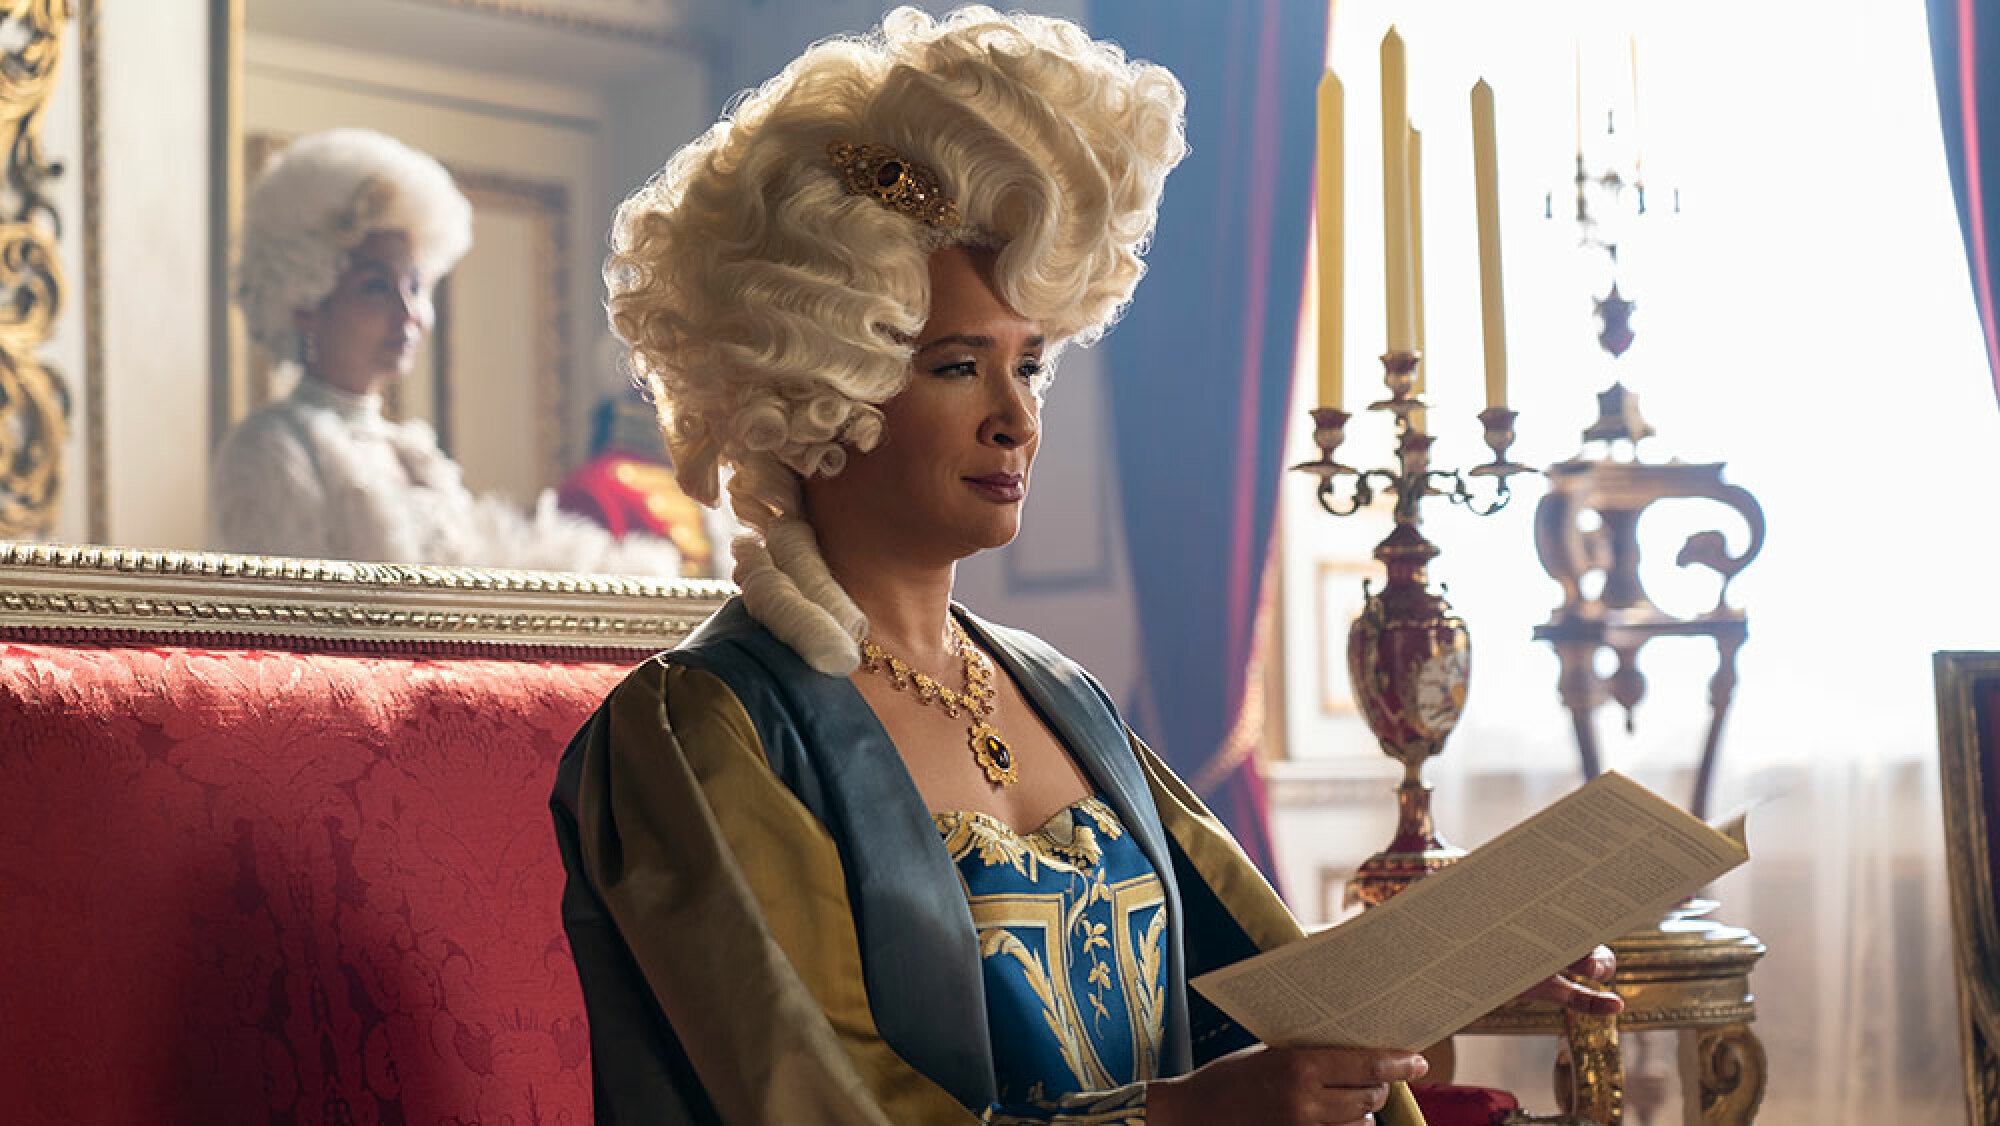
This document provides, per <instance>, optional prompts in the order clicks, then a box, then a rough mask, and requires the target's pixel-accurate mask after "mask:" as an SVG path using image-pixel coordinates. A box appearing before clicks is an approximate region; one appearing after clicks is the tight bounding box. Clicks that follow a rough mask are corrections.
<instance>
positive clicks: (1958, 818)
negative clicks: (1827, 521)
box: [1934, 653, 2000, 1126]
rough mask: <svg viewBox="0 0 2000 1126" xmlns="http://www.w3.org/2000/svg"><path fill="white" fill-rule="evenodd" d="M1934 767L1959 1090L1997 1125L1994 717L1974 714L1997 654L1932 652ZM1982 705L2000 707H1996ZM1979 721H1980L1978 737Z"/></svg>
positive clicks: (1999, 922) (1976, 1119)
mask: <svg viewBox="0 0 2000 1126" xmlns="http://www.w3.org/2000/svg"><path fill="white" fill-rule="evenodd" d="M1934 667H1935V671H1936V674H1937V701H1938V752H1939V763H1938V765H1939V769H1940V771H1941V773H1942V775H1943V791H1944V823H1945V846H1946V847H1945V854H1946V866H1947V869H1948V876H1949V878H1950V881H1951V918H1952V935H1953V938H1954V945H1955V946H1956V947H1957V957H1958V1007H1959V1029H1960V1035H1961V1036H1962V1037H1963V1040H1962V1046H1961V1054H1962V1056H1963V1058H1964V1060H1965V1092H1966V1099H1967V1101H1968V1103H1969V1107H1970V1111H1971V1121H1972V1122H1973V1123H1975V1124H1976V1126H1996V1124H2000V905H1996V902H1995V888H1994V886H1993V885H1994V879H1993V872H1994V868H1993V859H1994V858H1993V855H1992V852H1991V848H1992V842H1993V840H1994V839H1995V838H1994V833H1995V832H1996V829H2000V827H1996V826H1995V825H1994V824H1993V822H1992V820H1991V817H1992V809H1991V807H1990V806H1989V804H1988V803H1989V801H1990V800H1992V798H1993V796H1994V795H1995V794H2000V789H1996V788H1995V787H1996V786H2000V780H1996V779H1995V778H1994V776H1993V771H1994V769H1995V764H1996V763H2000V746H1988V747H1982V746H1981V745H1980V741H1981V739H1982V738H1986V737H1993V738H2000V719H1995V718H1994V717H1991V716H1987V717H1982V716H1981V714H1980V697H1981V694H1982V690H1984V691H1985V693H1986V694H1987V699H1988V700H1996V701H2000V696H1996V695H1994V694H1993V689H1994V687H1995V686H2000V653H1938V654H1937V655H1936V656H1935V658H1934ZM1988 706H1992V707H2000V702H1997V703H1993V704H1989V705H1988ZM1982 719H1984V720H1985V721H1986V723H1985V726H1984V733H1983V734H1982Z"/></svg>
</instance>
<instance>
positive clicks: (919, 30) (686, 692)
mask: <svg viewBox="0 0 2000 1126" xmlns="http://www.w3.org/2000/svg"><path fill="white" fill-rule="evenodd" d="M1182 104H1183V96H1182V92H1181V89H1180V87H1179V85H1178V84H1177V83H1176V82H1175V80H1174V79H1173V77H1172V76H1171V75H1170V74H1168V73H1167V72H1166V71H1165V70H1163V69H1161V68H1159V67H1157V66H1151V65H1147V64H1144V63H1134V62H1128V61H1127V60H1126V59H1125V58H1124V56H1123V55H1122V53H1120V52H1119V51H1118V49H1117V48H1116V47H1113V46H1111V45H1109V44H1106V43H1099V42H1093V41H1091V40H1090V39H1089V38H1088V37H1087V36H1086V35H1085V34H1084V33H1083V32H1082V31H1081V30H1080V29H1078V28H1077V27H1075V26H1074V25H1072V24H1069V23H1066V22H1063V21H1061V20H1054V19H1045V18H1041V17H1035V16H1026V15H1016V16H1010V17H1003V16H999V15H997V14H995V13H994V12H992V11H991V10H989V9H985V8H969V9H964V10H961V11H959V12H957V13H955V14H954V15H952V16H950V17H948V18H946V19H944V20H943V21H940V22H933V21H932V20H931V19H930V18H929V17H927V16H924V15H922V14H920V13H917V12H915V11H912V10H909V9H902V10H898V11H896V12H893V13H891V14H890V15H889V16H888V17H887V18H886V19H885V20H884V22H883V25H882V27H881V29H880V30H879V31H878V32H876V33H874V34H873V35H871V36H870V37H868V38H865V39H858V40H855V39H849V40H834V41H829V42H825V43H821V44H819V45H817V46H815V47H813V48H811V49H809V50H808V51H807V52H806V53H805V54H804V55H803V56H801V57H800V58H799V59H797V60H796V61H794V62H793V63H792V64H791V65H790V66H789V67H787V68H786V70H785V71H784V73H783V74H781V75H779V76H778V77H777V78H776V79H774V80H772V81H771V82H770V83H768V84H766V85H765V86H764V87H762V88H761V89H759V90H757V91H756V92H754V93H753V94H751V95H750V96H748V97H747V98H746V99H744V100H743V101H742V102H740V103H739V104H737V106H736V108H735V110H734V111H733V112H732V114H731V115H730V116H729V117H727V118H725V119H724V120H723V121H722V122H721V123H719V124H718V125H716V126H715V127H714V128H713V129H711V130H710V131H709V132H708V133H707V134H706V135H704V136H703V137H702V138H700V139H699V140H697V141H695V142H694V143H693V144H691V145H689V146H688V147H687V148H685V149H683V150H681V151H680V152H679V153H678V154H676V155H675V156H674V157H673V158H672V160H671V161H670V162H669V163H668V165H667V166H666V168H665V169H664V170H663V171H662V172H661V174H660V175H659V176H658V177H656V178H655V179H654V181H653V182H652V183H650V184H649V185H647V186H646V187H645V188H644V189H642V190H641V191H640V192H639V193H638V194H636V195H635V196H633V197H632V198H631V199H630V200H628V201H627V202H626V204H625V205H624V207H623V208H622V209H621V211H620V214H619V218H618V222H617V227H616V231H615V233H614V242H613V253H612V256H611V260H610V264H609V268H608V270H607V276H608V278H609V281H610V284H611V289H612V296H611V316H612V321H613V323H614V325H615V327H616V328H617V330H618V332H619V334H620V335H621V336H622V337H623V338H624V339H625V340H626V341H627V342H628V343H629V344H630V346H631V349H632V353H633V356H634V360H635V362H636V363H637V365H638V367H639V369H640V370H641V371H642V372H644V373H645V374H646V376H647V377H648V378H649V379H650V381H651V382H652V384H653V386H654V389H655V392H656V395H657V397H658V401H659V402H660V404H661V406H662V408H663V419H664V424H665V426H666V430H667V436H668V440H669V444H670V446H671V447H672V453H673V460H674V464H675V466H676V467H677V471H678V473H679V475H680V478H681V481H682V484H683V486H684V487H685V488H686V489H687V491H688V492H689V494H690V495H692V496H694V497H695V498H697V499H699V500H703V501H705V502H709V503H713V502H714V501H715V500H717V499H718V496H719V491H720V490H719V475H718V469H719V467H721V466H723V465H729V466H733V467H734V470H735V472H734V476H733V477H732V478H731V479H730V482H729V494H730V498H731V500H732V502H733V504H734V507H735V510H736V512H737V515H738V517H739V519H740V520H741V521H742V522H743V524H744V525H745V526H747V527H748V528H749V529H751V533H750V534H748V535H746V536H745V537H744V538H742V539H740V540H739V541H738V543H737V546H736V552H737V561H738V563H737V571H736V574H737V580H738V582H739V583H740V585H741V586H742V590H743V593H742V597H741V598H740V599H739V600H736V601H734V602H732V603H731V604H730V605H729V606H727V607H726V608H724V609H723V610H722V611H721V612H719V613H718V614H717V615H716V616H715V617H714V618H713V619H711V620H710V621H709V622H708V623H706V624H705V625H704V626H703V627H702V628H701V629H700V630H698V631H697V632H696V634H695V635H694V636H693V637H691V638H689V640H688V641H687V642H686V643H685V644H683V645H682V646H681V647H679V648H677V649H676V650H674V651H672V652H670V653H666V654H663V655H662V656H661V657H659V658H657V659H656V660H654V661H652V662H649V663H648V664H646V665H644V666H642V667H641V668H640V669H639V670H637V671H636V672H634V673H633V674H632V676H631V677H630V678H628V679H627V681H626V682H625V683H624V684H623V685H621V686H620V687H619V688H618V689H617V690H615V691H614V692H613V693H612V695H611V696H610V698H609V699H608V700H607V701H606V702H605V704H604V706H603V707H602V708H601V709H600V710H599V712H598V713H597V715H596V716H595V717H593V719H592V720H591V721H590V723H589V724H588V725H586V727H585V728H584V730H583V731H582V732H580V733H579V734H578V736H577V738H576V740H575V741H574V742H573V743H572V744H571V746H570V748H569V751H568V752H567V754H566V755H565V756H564V759H563V764H562V767H561V770H560V772H559V775H558V780H557V786H556V793H555V796H554V799H553V802H552V804H553V806H554V811H555V818H556V826H557V837H558V842H559V844H560V845H561V847H562V851H563V855H564V861H565V864H566V865H567V867H568V869H569V873H570V882H569V887H568V889H567V891H566V893H565V897H564V904H563V910H564V919H565V925H566V928H567V930H568V932H569V936H570V942H571V947H572V951H573V953H574V955H575V958H576V961H577V967H578V971H579V976H580V978H581V980H582V984H583V989H584V995H585V999H586V1002H587V1004H588V1007H589V1014H590V1022H591V1047H592V1053H593V1063H594V1066H595V1068H596V1071H597V1084H596V1095H597V1113H598V1117H599V1121H601V1122H618V1123H626V1122H649V1123H650V1122H661V1121H666V1122H684V1121H716V1120H723V1121H729V1122H746V1123H749V1122H759V1123H794V1122H798V1123H822V1122H868V1123H883V1122H893V1123H950V1122H978V1121H987V1122H1008V1123H1016V1122H1072V1123H1083V1122H1090V1123H1127V1122H1147V1121H1150V1122H1153V1123H1168V1124H1171V1123H1181V1122H1207V1123H1217V1122H1256V1123H1295V1122H1313V1123H1320V1122H1332V1123H1354V1122H1362V1121H1379V1122H1381V1123H1398V1124H1401V1123H1416V1122H1421V1116H1420V1115H1418V1113H1417V1111H1416V1109H1415V1107H1414V1105H1413V1104H1412V1102H1411V1100H1410V1098H1409V1094H1408V1091H1407V1089H1406V1088H1405V1087H1404V1086H1403V1081H1405V1080H1408V1079H1412V1078H1416V1077H1418V1076H1420V1075H1421V1074H1423V1072H1424V1070H1425V1064H1424V1063H1423V1061H1422V1060H1421V1059H1420V1058H1419V1057H1417V1056H1415V1055H1412V1054H1409V1053H1403V1052H1383V1051H1361V1050H1354V1051H1348V1050H1324V1051H1318V1050H1316V1051H1280V1050H1272V1049H1266V1048H1264V1047H1261V1046H1257V1045H1253V1044H1252V1043H1251V1041H1250V1038H1249V1037H1248V1036H1247V1035H1246V1034H1245V1033H1244V1032H1243V1030H1242V1029H1240V1028H1238V1027H1237V1026H1235V1025H1234V1024H1233V1023H1232V1022H1230V1021H1229V1020H1228V1019H1227V1018H1226V1017H1224V1016H1223V1015H1222V1014H1221V1013H1220V1012H1219V1011H1217V1010H1216V1009H1214V1008H1213V1007H1212V1006H1209V1005H1208V1004H1206V1003H1205V1002H1204V1001H1202V1000H1201V999H1200V998H1199V997H1198V996H1197V995H1195V994H1192V993H1190V992H1189V991H1188V990H1187V988H1186V981H1187V979H1188V977H1190V976H1192V975H1194V974H1197V973H1200V972H1203V971H1205V970H1208V969H1211V968H1214V967H1217V966H1220V965H1224V964H1227V963H1230V962H1233V961H1235V960H1238V959H1240V958H1242V957H1245V956H1247V955H1249V954H1251V953H1254V952H1255V951H1256V950H1257V949H1259V948H1261V947H1268V946H1271V945H1275V944H1278V943H1281V942H1286V941H1289V940H1291V939H1294V938H1296V937H1298V935H1299V930H1298V927H1297V925H1296V924H1295V923H1294V922H1293V920H1292V919H1291V917H1290V916H1289V915H1288V914H1287V913H1286V911H1285V909H1284V907H1283V905H1282V904H1281V903H1280V902H1279V901H1278V899H1277V897H1276V896H1275V895H1274V894H1273V893H1272V892H1271V890H1270V888H1269V887H1268V886H1267V885H1265V884H1264V882H1263V881H1262V879H1261V878H1259V877H1258V875H1257V873H1256V871H1255V870H1254V869H1253V868H1252V867H1251V865H1250V864H1249V863H1248V861H1247V860H1246V859H1245V858H1244V857H1243V855H1242V853H1241V852H1240V850H1238V849H1237V848H1236V846H1235V844H1234V842H1233V841H1231V840H1230V838H1229V837H1228V835H1227V833H1226V832H1225V831H1224V830H1223V829H1222V827H1221V826H1220V825H1219V824H1218V823H1217V822H1216V821H1215V820H1214V819H1213V818H1212V817H1211V816H1210V815H1209V814H1208V813H1207V811H1206V810H1204V809H1203V808H1202V806H1201V804H1200V802H1199V801H1197V800H1196V799H1195V798H1194V796H1193V795H1192V794H1191V793H1190V792H1189V790H1188V789H1187V788H1186V787H1185V786H1184V785H1182V784H1181V782H1180V781H1179V780H1178V779H1176V778H1174V776H1173V775H1172V773H1171V772H1169V771H1168V770H1167V769H1166V768H1165V766H1163V765H1162V764H1161V763H1160V762H1159V760H1158V759H1156V758H1155V757H1154V756H1153V755H1152V754H1151V752H1150V751H1148V750H1147V749H1146V747H1145V746H1144V745H1143V744H1142V743H1140V742H1139V741H1138V740H1137V739H1136V738H1133V737H1132V736H1131V735H1130V733H1129V732H1128V731H1127V730H1126V729H1125V727H1124V726H1123V724H1122V723H1121V722H1120V721H1119V720H1118V718H1117V716H1116V714H1115V712H1114V711H1113V709H1112V707H1111V704H1110V702H1109V700H1108V698H1107V697H1106V696H1105V695H1104V693H1103V692H1102V690H1101V689H1099V688H1098V686H1097V685H1096V683H1095V682H1094V681H1092V680H1091V679H1090V677H1089V676H1088V675H1087V674H1086V673H1084V672H1083V671H1082V670H1081V669H1079V668H1077V667H1076V666H1075V665H1074V664H1072V663H1070V662H1069V661H1067V660H1065V659H1064V658H1063V657H1062V656H1061V655H1060V654H1057V653H1056V652H1055V651H1054V650H1052V649H1050V648H1049V647H1048V646H1047V645H1045V644H1044V643H1042V642H1040V641H1038V640H1036V639H1035V638H1033V637H1030V636H1028V635H1026V634H1023V633H1019V632H1016V631H1012V630H1007V629H1003V628H1001V627H998V626H994V625H991V624H988V623H985V622H982V621H980V620H979V619H978V618H976V617H974V616H973V615H971V614H970V613H968V612H967V611H965V610H964V609H963V608H962V607H959V606H956V605H955V604H953V603H952V602H951V584H952V574H953V567H954V565H955V564H956V562H957V561H958V560H960V559H962V558H965V557H966V556H969V555H971V554H973V553H975V552H978V551H982V550H987V549H990V548H996V547H999V546H1001V545H1003V544H1005V543H1007V542H1008V541H1009V540H1010V539H1012V538H1013V536H1014V534H1015V532H1016V530H1017V529H1018V528H1019V524H1020V512H1021V505H1022V503H1023V501H1024V500H1025V498H1026V495H1027V493H1028V491H1029V484H1030V480H1031V471H1032V468H1033V463H1034V458H1035V453H1036V450H1037V447H1038V445H1039V442H1040V437H1041V430H1040V409H1041V399H1042V394H1043V391H1044V390H1045V388H1046V386H1047V382H1048V379H1049V374H1048V373H1049V369H1050V366H1051V365H1052V363H1053V362H1054V359H1055V355H1056V353H1057V352H1058V350H1059V349H1060V348H1062V347H1063V346H1065V345H1067V344H1071V343H1087V342H1089V341H1091V340H1093V339H1094V338H1096V337H1097V336H1099V335H1100V334H1101V333H1102V332H1103V331H1104V329H1105V328H1106V327H1107V326H1108V325H1109V324H1110V323H1111V321H1112V320H1114V319H1115V317H1116V316H1117V313H1118V311H1119V309H1120V308H1121V307H1122V305H1123V304H1124V302H1125V301H1126V300H1127V299H1128V297H1129V296H1130V294H1131V292H1132V289H1133V286H1134V285H1135V284H1136V283H1137V281H1138V279H1139V276H1140V273H1141V272H1142V265H1141V262H1140V259H1139V254H1140V251H1141V250H1142V248H1143V247H1144V245H1145V243H1146V241H1147V239H1148V237H1149V235H1150V233H1151V231H1152V228H1153V224H1154V217H1155V213H1156V209H1157V206H1158V200H1159V195H1160V189H1161V186H1162V182H1163V180H1164V178H1165V176H1166V173H1167V172H1168V170H1169V169H1171V168H1172V167H1173V166H1174V164H1175V163H1177V162H1178V161H1179V160H1180V158H1181V156H1182V154H1183V153H1184V152H1185V151H1186V145H1185V142H1184V140H1183V134H1182V122H1181V117H1182ZM1371 1115H1373V1116H1374V1117H1373V1118H1372V1119H1371V1117H1370V1116H1371Z"/></svg>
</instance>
